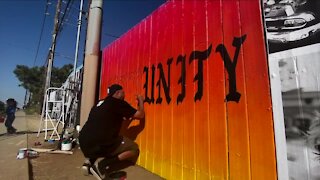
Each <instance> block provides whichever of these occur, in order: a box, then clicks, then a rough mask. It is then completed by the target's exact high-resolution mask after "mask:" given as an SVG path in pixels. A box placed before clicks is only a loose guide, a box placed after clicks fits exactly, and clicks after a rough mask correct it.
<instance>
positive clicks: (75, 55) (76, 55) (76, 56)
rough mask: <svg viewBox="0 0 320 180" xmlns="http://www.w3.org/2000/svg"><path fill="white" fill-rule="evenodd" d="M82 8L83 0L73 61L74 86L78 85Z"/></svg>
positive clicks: (81, 7)
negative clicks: (77, 70) (77, 71)
mask: <svg viewBox="0 0 320 180" xmlns="http://www.w3.org/2000/svg"><path fill="white" fill-rule="evenodd" d="M82 9H83V0H81V2H80V12H79V19H78V32H77V42H76V52H75V54H74V63H73V72H74V77H73V82H74V85H73V88H75V87H76V84H75V83H76V69H77V61H78V51H79V40H80V31H81V24H82Z"/></svg>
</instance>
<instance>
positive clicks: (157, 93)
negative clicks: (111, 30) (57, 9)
mask: <svg viewBox="0 0 320 180" xmlns="http://www.w3.org/2000/svg"><path fill="white" fill-rule="evenodd" d="M261 24H262V23H261V12H260V5H259V1H258V0H252V1H250V2H247V1H240V0H208V1H205V0H204V1H199V0H187V1H181V0H176V1H168V2H167V3H165V4H164V5H163V6H161V7H160V8H159V9H158V10H156V11H155V12H154V13H153V14H151V15H150V16H149V17H147V18H146V19H145V20H144V21H142V22H141V23H140V24H138V25H137V26H135V27H134V28H133V29H131V30H130V31H129V32H128V33H126V34H125V35H124V36H122V37H121V38H120V39H118V40H117V41H116V42H114V43H113V44H111V45H110V46H108V47H106V48H105V49H104V51H103V62H102V70H101V84H100V98H103V97H104V96H105V95H106V89H107V87H108V86H109V85H111V84H112V83H120V84H122V85H123V86H124V88H125V90H126V99H127V100H128V101H129V102H130V103H131V104H132V105H135V104H136V102H135V95H136V94H143V95H144V96H145V98H146V103H145V111H146V121H145V124H144V125H143V122H139V121H134V122H132V123H131V124H130V125H128V124H126V125H127V128H128V127H129V128H130V127H135V126H136V127H139V126H140V127H144V128H143V130H142V131H141V132H140V131H136V132H133V134H132V132H131V134H130V133H129V134H126V135H128V136H132V135H135V136H132V137H134V138H135V139H136V142H137V143H138V144H139V146H140V150H141V153H140V158H139V160H138V163H139V164H140V165H142V166H144V167H145V168H147V169H149V170H150V171H153V172H155V173H157V174H159V175H161V176H163V177H165V178H167V179H251V178H252V179H275V178H276V168H275V166H276V165H275V164H276V163H275V154H274V138H273V129H272V116H271V111H270V110H268V107H269V106H270V94H269V81H268V76H267V61H266V55H265V47H264V45H265V44H264V36H263V27H262V25H261ZM241 37H243V39H242V41H241V42H240V41H239V39H240V38H241ZM244 37H245V38H244ZM237 40H238V41H239V42H238V43H237ZM257 44H258V46H259V47H257ZM237 53H238V55H237V56H235V54H237ZM234 57H235V58H234ZM257 59H258V60H257ZM259 74H264V76H259ZM147 77H148V78H147ZM182 77H183V78H182ZM237 93H239V94H240V95H241V96H240V97H237ZM229 96H230V97H229ZM161 98H162V101H160V99H161ZM261 115H262V117H261ZM124 127H126V126H125V125H124ZM123 133H128V131H125V130H124V132H123ZM135 133H136V134H135ZM262 142H263V143H262ZM263 150H265V153H263V155H262V153H261V151H263ZM262 163H263V165H262Z"/></svg>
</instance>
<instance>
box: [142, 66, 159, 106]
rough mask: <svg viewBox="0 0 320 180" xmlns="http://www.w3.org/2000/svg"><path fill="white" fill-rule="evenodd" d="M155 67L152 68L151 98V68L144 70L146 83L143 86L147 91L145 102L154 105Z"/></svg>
mask: <svg viewBox="0 0 320 180" xmlns="http://www.w3.org/2000/svg"><path fill="white" fill-rule="evenodd" d="M155 69H156V68H155V67H154V65H153V66H152V77H151V80H152V82H151V98H149V97H148V96H147V94H148V82H149V68H148V67H144V68H143V73H146V82H145V83H144V85H143V88H144V89H145V100H144V101H145V102H147V103H149V104H150V103H154V72H155Z"/></svg>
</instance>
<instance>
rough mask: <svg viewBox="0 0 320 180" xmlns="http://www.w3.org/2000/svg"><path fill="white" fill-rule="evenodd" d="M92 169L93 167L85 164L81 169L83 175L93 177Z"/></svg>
mask: <svg viewBox="0 0 320 180" xmlns="http://www.w3.org/2000/svg"><path fill="white" fill-rule="evenodd" d="M90 167H91V165H90V164H88V163H83V165H82V167H81V171H82V174H83V175H85V176H89V175H92V173H91V172H90Z"/></svg>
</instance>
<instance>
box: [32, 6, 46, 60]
mask: <svg viewBox="0 0 320 180" xmlns="http://www.w3.org/2000/svg"><path fill="white" fill-rule="evenodd" d="M48 5H49V0H47V2H46V8H45V13H44V16H43V20H42V27H41V32H40V38H39V41H38V46H37V51H36V56H35V58H34V61H33V66H34V65H35V64H36V61H37V58H38V54H39V49H40V44H41V39H42V33H43V29H44V24H45V21H46V17H47V13H48Z"/></svg>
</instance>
